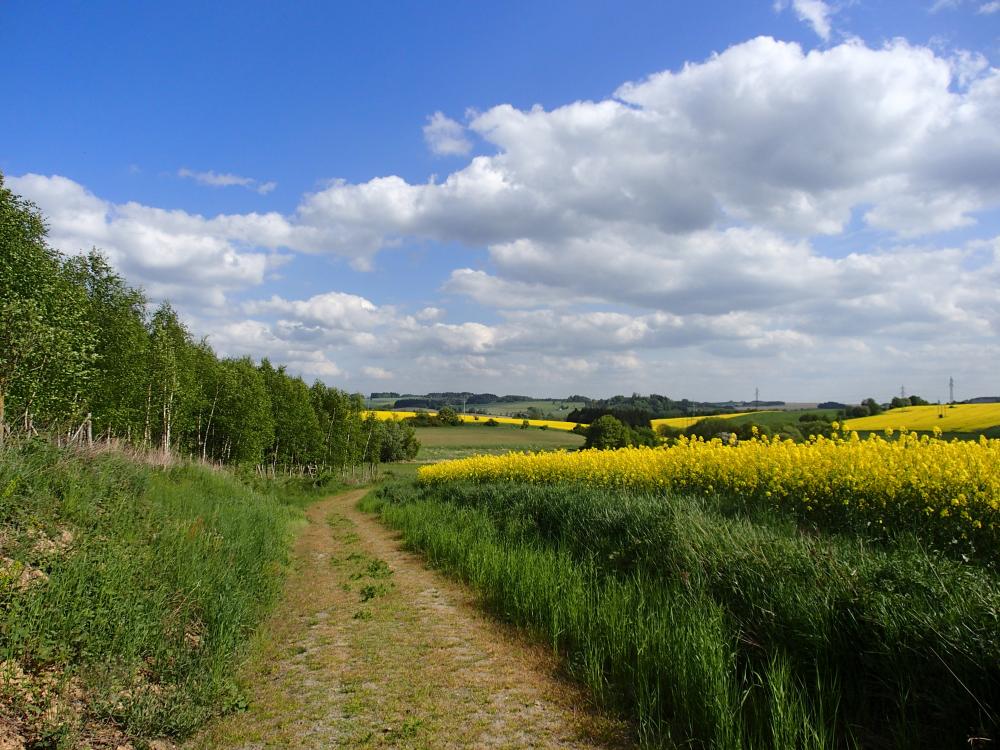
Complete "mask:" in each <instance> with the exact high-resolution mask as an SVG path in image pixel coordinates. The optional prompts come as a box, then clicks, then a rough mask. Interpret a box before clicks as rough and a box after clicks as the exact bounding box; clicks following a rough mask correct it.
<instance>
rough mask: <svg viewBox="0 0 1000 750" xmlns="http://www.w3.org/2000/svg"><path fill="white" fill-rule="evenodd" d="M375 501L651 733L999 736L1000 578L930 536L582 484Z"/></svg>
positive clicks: (430, 491) (411, 490)
mask: <svg viewBox="0 0 1000 750" xmlns="http://www.w3.org/2000/svg"><path fill="white" fill-rule="evenodd" d="M730 505H731V504H730ZM366 507H367V508H368V509H370V510H377V511H379V512H380V513H381V514H382V517H383V519H384V520H385V521H386V522H388V523H389V524H390V525H392V526H394V527H397V528H399V529H401V530H402V532H403V535H404V538H405V539H406V541H407V543H408V544H410V545H411V546H412V547H413V548H415V549H417V550H420V551H422V552H423V553H424V554H425V555H426V556H427V557H428V558H429V560H430V561H431V562H432V563H433V564H435V565H437V566H440V567H442V568H444V569H446V570H448V571H451V572H453V573H455V574H457V575H459V576H460V577H462V578H464V579H465V580H466V581H468V582H469V583H471V584H472V585H473V586H475V587H476V588H477V589H478V590H479V591H481V592H482V594H483V596H484V599H485V600H486V602H487V603H488V605H489V606H490V607H491V608H492V609H493V610H494V611H495V612H496V613H498V614H499V615H500V616H502V617H503V618H505V619H508V620H510V621H512V622H514V623H517V624H519V625H523V626H526V627H529V628H531V629H533V630H534V631H536V632H537V633H539V634H540V635H541V636H542V637H544V638H545V639H547V640H549V641H550V642H551V644H552V646H553V648H555V649H557V650H558V651H559V652H561V653H563V654H564V655H565V657H566V660H567V664H568V665H569V668H570V669H571V671H572V672H573V673H574V674H575V675H577V676H578V677H579V678H580V679H582V680H583V681H584V682H585V683H586V684H587V685H588V686H589V687H590V689H591V690H592V692H593V693H594V694H595V696H596V697H597V698H598V699H599V700H601V702H603V703H605V704H607V705H610V706H613V707H615V708H617V709H618V710H620V711H622V712H623V713H625V714H626V715H628V716H631V717H632V718H633V719H634V720H635V721H636V724H637V727H638V730H639V734H640V736H641V737H642V738H643V739H644V740H645V741H646V742H647V743H650V744H656V743H660V742H668V743H669V742H673V743H675V744H677V745H680V746H685V747H688V746H692V747H704V748H709V747H711V748H736V747H754V748H786V747H798V748H813V747H815V748H820V747H831V748H832V747H837V748H840V747H852V746H860V747H895V748H935V749H936V748H949V747H954V748H958V747H968V744H967V739H968V738H969V737H971V736H979V737H991V738H993V739H994V740H995V739H996V738H997V736H998V728H1000V724H998V722H1000V719H998V713H1000V622H998V617H1000V614H998V613H1000V581H998V579H997V577H996V576H995V575H994V574H992V573H990V572H988V571H986V570H984V569H982V568H980V567H977V566H974V565H962V564H960V563H956V562H953V561H950V560H947V559H944V558H941V557H938V556H936V555H933V554H930V553H927V552H925V551H924V550H922V549H921V548H920V547H919V546H917V545H916V544H915V543H905V542H900V543H897V544H895V545H893V546H891V547H889V548H885V547H880V546H871V545H869V544H867V543H865V542H864V541H862V540H861V539H859V538H857V537H837V536H824V535H816V534H814V533H813V534H803V533H800V532H799V531H798V529H797V528H795V526H794V525H792V524H790V523H789V522H787V521H784V520H780V519H775V518H771V517H768V516H765V515H760V516H757V517H749V516H746V515H739V514H734V513H732V512H731V511H728V510H727V506H726V504H725V503H721V502H713V501H709V500H699V499H694V498H678V497H651V496H641V495H629V494H623V493H610V492H600V491H594V490H588V489H586V488H578V487H568V486H538V485H513V484H508V485H504V484H493V485H470V484H462V483H455V484H451V485H445V486H438V487H434V488H424V489H420V488H417V487H415V486H414V485H409V486H405V485H395V486H388V487H385V488H383V489H381V490H380V491H379V492H378V493H377V494H373V495H370V496H369V499H368V500H366Z"/></svg>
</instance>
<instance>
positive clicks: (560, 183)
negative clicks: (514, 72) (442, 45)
mask: <svg viewBox="0 0 1000 750" xmlns="http://www.w3.org/2000/svg"><path fill="white" fill-rule="evenodd" d="M969 62H970V61H969V58H961V57H957V56H956V57H942V56H939V55H936V54H935V53H934V52H933V51H931V50H930V49H928V48H925V47H918V46H913V45H910V44H908V43H907V42H905V41H902V40H896V41H893V42H892V43H890V44H888V45H887V46H885V47H882V48H878V49H872V48H869V47H867V46H865V45H863V44H861V43H860V42H856V41H853V42H849V43H845V44H841V45H837V46H835V47H832V48H830V49H826V50H814V51H811V52H808V53H807V52H804V51H803V50H802V49H801V47H799V46H798V45H797V44H792V43H785V42H778V41H775V40H773V39H770V38H759V39H754V40H751V41H749V42H746V43H743V44H739V45H735V46H733V47H731V48H730V49H728V50H726V51H725V52H723V53H721V54H719V55H716V56H713V57H711V58H709V59H708V60H705V61H704V62H701V63H691V64H688V65H686V66H684V68H682V69H681V70H679V71H665V72H662V73H657V74H655V75H652V76H650V77H649V78H647V79H645V80H643V81H638V82H633V83H627V84H625V85H623V86H622V87H620V88H619V89H618V91H617V92H616V95H615V97H614V98H610V99H605V100H602V101H596V102H574V103H572V104H567V105H565V106H563V107H559V108H556V109H554V110H544V109H541V108H540V107H535V108H533V109H530V110H519V109H516V108H514V107H511V106H510V105H499V106H496V107H493V108H492V109H489V110H487V111H485V112H483V113H482V114H480V115H478V116H476V117H475V118H474V119H473V120H472V122H471V123H470V129H471V130H473V131H474V132H476V133H477V134H479V135H480V136H481V137H482V138H483V139H484V140H486V141H487V142H489V143H491V144H493V145H494V146H495V147H496V149H497V154H496V155H494V156H478V157H474V158H473V159H471V161H470V162H469V163H468V164H467V165H466V166H465V167H463V168H462V169H460V170H458V171H456V172H453V173H451V174H450V175H448V176H447V177H446V178H445V179H444V180H443V181H441V182H427V183H409V182H407V181H405V180H403V179H401V178H399V177H392V176H390V177H382V178H376V179H373V180H371V181H369V182H367V183H361V184H351V183H346V182H343V181H339V182H335V183H331V184H330V185H329V186H327V187H326V188H325V189H323V190H320V191H318V192H317V193H315V194H313V195H310V196H308V197H307V198H306V199H305V200H304V201H303V204H302V205H301V206H300V209H299V215H300V217H301V219H302V220H303V221H304V222H305V223H307V224H308V225H309V226H311V227H314V228H315V231H316V238H317V240H322V241H323V242H324V243H326V248H327V249H328V250H332V251H334V252H336V251H337V249H338V248H340V247H347V246H351V247H355V248H357V247H363V248H365V249H366V250H367V251H368V252H370V253H374V252H375V251H377V250H378V249H379V248H381V247H386V246H391V245H392V244H393V243H394V242H397V241H398V240H399V238H401V237H408V236H411V237H422V238H427V239H437V240H444V241H458V242H463V243H467V244H470V245H483V244H494V243H503V242H509V241H514V240H517V239H521V238H534V239H541V238H548V237H566V236H570V235H588V234H590V233H592V232H593V231H594V230H595V229H600V228H604V227H609V226H613V225H615V224H617V223H627V224H629V225H643V226H652V227H656V228H658V229H660V230H662V231H665V232H670V233H691V232H696V231H699V230H704V229H707V228H711V227H714V226H719V225H725V224H731V223H733V222H739V223H743V224H752V225H756V226H760V227H764V228H768V229H772V230H776V231H781V232H790V233H795V234H799V235H802V236H808V235H812V234H837V233H839V232H841V231H842V230H843V229H844V227H845V226H846V225H847V224H848V222H849V221H850V220H851V218H852V215H853V212H854V211H855V210H856V209H859V208H864V209H865V210H866V213H865V215H866V216H867V217H868V218H869V220H870V222H871V223H872V225H873V226H877V227H879V228H885V229H888V230H890V231H893V232H898V233H901V234H908V235H918V234H924V233H931V232H936V231H940V230H943V229H951V228H955V227H960V226H963V225H966V224H969V223H971V222H974V221H975V214H976V213H977V212H979V211H982V210H987V209H989V208H992V207H996V206H997V205H998V204H1000V181H998V180H997V179H996V176H997V175H998V174H1000V152H998V151H997V149H996V148H995V143H996V140H997V138H1000V125H998V122H1000V119H998V118H997V117H996V116H995V115H996V107H997V88H998V86H1000V70H997V69H994V68H988V69H983V68H982V66H981V65H980V67H979V69H978V70H977V69H976V66H975V65H970V64H969ZM956 89H958V90H956ZM941 154H947V158H944V157H942V156H941ZM966 165H975V166H974V168H971V169H963V168H962V167H964V166H966ZM905 205H912V206H917V207H918V209H917V210H916V211H913V212H910V213H907V212H905V211H902V210H901V209H900V206H905ZM317 249H319V248H317Z"/></svg>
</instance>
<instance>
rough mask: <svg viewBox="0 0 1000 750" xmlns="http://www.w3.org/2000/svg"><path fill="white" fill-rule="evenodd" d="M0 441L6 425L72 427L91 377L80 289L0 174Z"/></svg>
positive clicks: (30, 209) (28, 207)
mask: <svg viewBox="0 0 1000 750" xmlns="http://www.w3.org/2000/svg"><path fill="white" fill-rule="evenodd" d="M0 279H2V280H3V293H2V294H0V440H2V437H3V430H4V429H5V425H6V423H7V422H9V421H12V420H16V421H18V422H20V423H21V425H23V427H24V428H25V429H27V430H31V429H33V426H34V424H35V422H36V421H41V422H43V423H44V422H49V421H54V420H57V419H68V420H72V419H74V418H76V417H79V415H80V413H81V411H82V405H83V404H82V395H83V391H84V390H85V389H86V387H87V382H88V380H89V378H90V376H91V367H92V364H93V360H94V357H93V350H94V333H93V330H92V328H91V326H89V325H88V322H87V320H86V317H85V300H84V295H83V290H82V289H81V288H80V287H79V286H77V285H75V284H74V283H72V282H73V280H72V278H71V276H70V274H68V273H67V272H66V270H65V269H64V267H63V265H62V262H61V258H60V256H59V255H58V254H57V253H56V252H55V251H53V250H51V249H50V248H49V247H48V246H47V245H46V244H45V224H44V221H43V219H42V216H41V214H40V213H39V212H38V210H37V209H36V208H35V206H34V205H32V204H31V203H30V202H29V201H26V200H24V199H22V198H20V197H18V196H16V195H14V194H13V193H12V192H11V191H10V190H9V189H7V188H6V187H4V183H3V176H2V175H0Z"/></svg>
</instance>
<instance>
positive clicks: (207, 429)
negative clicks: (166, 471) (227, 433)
mask: <svg viewBox="0 0 1000 750" xmlns="http://www.w3.org/2000/svg"><path fill="white" fill-rule="evenodd" d="M217 403H219V384H218V383H216V384H215V398H213V399H212V408H211V410H209V412H208V424H207V425H205V442H204V443H202V446H201V460H202V461H204V460H205V454H206V452H207V450H208V434H209V433H210V432H211V431H212V418H213V417H215V405H216V404H217ZM198 420H199V421H198V430H199V432H200V430H201V415H200V414H199V415H198Z"/></svg>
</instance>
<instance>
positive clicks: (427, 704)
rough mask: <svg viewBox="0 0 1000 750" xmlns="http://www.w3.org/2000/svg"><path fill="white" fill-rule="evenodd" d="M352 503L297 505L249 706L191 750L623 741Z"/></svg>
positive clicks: (609, 723)
mask: <svg viewBox="0 0 1000 750" xmlns="http://www.w3.org/2000/svg"><path fill="white" fill-rule="evenodd" d="M363 495H364V491H363V490H357V491H353V492H348V493H344V494H341V495H338V496H336V497H333V498H330V499H328V500H325V501H323V502H320V503H317V504H315V505H313V506H312V507H311V508H310V509H309V511H308V525H307V526H306V527H305V529H304V530H303V532H302V533H301V535H300V537H299V539H298V542H297V544H296V547H295V564H294V569H293V571H292V573H291V574H290V576H289V579H288V581H287V583H286V590H285V594H284V596H283V599H282V601H281V603H280V604H279V606H278V607H277V608H276V610H275V613H274V615H273V616H272V617H271V619H270V621H269V622H268V624H267V625H266V627H265V628H264V629H263V631H262V635H261V637H260V639H259V642H258V643H257V644H256V647H255V650H254V653H255V656H254V658H253V659H252V662H251V663H250V664H249V666H248V668H247V671H246V675H245V679H246V682H247V684H248V685H249V709H248V710H247V711H244V712H242V713H237V714H232V715H230V716H227V717H224V718H223V719H220V720H219V721H217V722H215V723H214V724H213V725H212V726H210V727H209V728H208V729H207V730H206V731H205V732H203V733H202V734H201V735H199V736H198V737H196V738H195V739H194V740H193V741H192V742H191V743H189V747H190V748H192V749H200V748H233V749H239V750H262V749H263V748H277V747H280V748H292V747H294V748H333V747H340V748H369V747H372V748H385V747H392V748H435V749H437V748H580V749H583V748H609V747H613V748H625V747H630V746H631V743H630V741H629V739H628V737H629V732H628V728H627V727H626V726H625V725H624V724H622V723H621V722H618V721H616V720H614V719H612V718H609V717H607V716H605V715H603V714H602V713H601V712H599V711H598V710H596V709H595V708H594V707H593V706H592V705H591V704H590V702H589V700H588V699H587V697H586V695H585V693H584V692H583V691H582V690H581V689H580V688H579V687H577V686H575V685H573V684H571V683H570V682H569V681H567V680H565V679H563V678H562V677H561V676H560V674H559V664H558V660H557V659H556V657H555V656H554V655H553V654H552V653H551V652H550V651H549V650H548V649H545V648H544V647H541V646H539V645H537V644H533V643H531V642H530V639H528V638H526V637H525V634H523V633H521V632H519V631H517V630H515V629H513V628H511V627H508V626H506V625H504V624H502V623H499V622H497V621H495V620H493V619H491V618H490V617H489V616H488V615H486V614H485V613H484V611H483V610H482V609H481V608H480V607H479V606H477V602H476V599H475V596H474V595H473V594H472V593H471V592H470V591H469V590H468V589H466V588H465V587H463V586H462V585H460V584H458V583H455V582H454V581H451V580H449V579H447V578H445V577H444V576H443V575H442V574H440V573H438V572H435V571H433V570H429V569H428V568H427V567H426V565H425V564H424V562H423V560H422V558H420V557H418V556H416V555H414V554H411V553H409V552H407V551H405V550H404V549H403V547H402V544H401V542H400V540H399V539H398V537H397V535H396V534H395V533H394V532H392V531H389V530H388V529H386V528H385V527H384V526H382V525H381V524H380V523H379V522H378V521H377V520H376V519H375V518H374V517H372V516H369V515H367V514H364V513H361V512H360V511H358V510H357V509H356V507H355V506H356V504H357V502H358V500H360V498H361V497H362V496H363Z"/></svg>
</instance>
